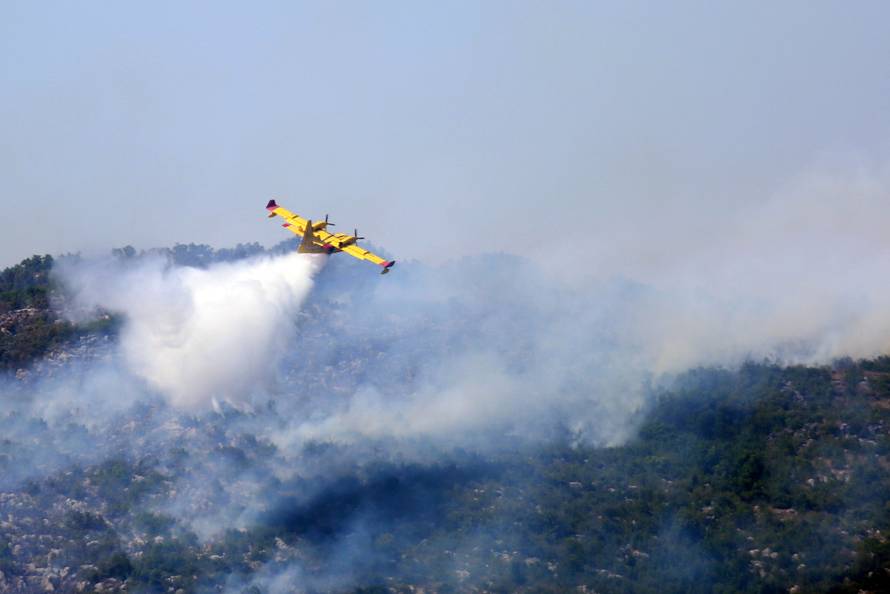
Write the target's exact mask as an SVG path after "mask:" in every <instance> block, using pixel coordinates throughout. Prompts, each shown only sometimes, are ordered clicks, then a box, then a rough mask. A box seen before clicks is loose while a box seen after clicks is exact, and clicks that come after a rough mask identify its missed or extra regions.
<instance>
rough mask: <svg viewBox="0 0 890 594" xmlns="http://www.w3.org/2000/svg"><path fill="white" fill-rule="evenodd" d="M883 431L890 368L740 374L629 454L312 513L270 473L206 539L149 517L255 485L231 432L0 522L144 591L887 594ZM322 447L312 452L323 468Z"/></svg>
mask: <svg viewBox="0 0 890 594" xmlns="http://www.w3.org/2000/svg"><path fill="white" fill-rule="evenodd" d="M230 414H233V415H237V414H239V413H235V412H231V413H230ZM146 416H150V415H146ZM205 422H207V423H209V425H210V426H208V427H204V430H206V431H207V433H208V435H214V434H218V432H220V431H222V427H221V426H214V423H220V424H221V423H223V422H224V421H222V420H217V421H215V422H214V421H212V420H210V421H205ZM888 427H890V359H888V358H884V359H878V360H874V361H865V362H861V363H852V362H842V364H841V365H840V366H839V367H838V368H835V369H830V368H823V367H781V366H777V365H771V364H748V365H745V366H744V367H743V368H742V369H740V370H738V371H726V370H720V369H702V370H697V371H694V372H691V373H689V374H687V375H686V376H684V377H683V378H682V379H681V380H680V381H679V382H678V384H677V386H676V387H675V388H673V389H671V390H669V391H665V392H663V393H660V394H659V395H658V397H657V399H655V401H654V402H653V406H652V410H651V411H650V412H649V414H648V415H647V416H646V420H645V422H643V424H642V426H641V427H640V431H639V435H638V437H637V438H635V439H633V440H632V441H631V442H629V443H628V444H626V445H624V446H621V447H614V448H592V447H578V446H572V445H571V444H567V443H566V444H551V445H550V446H548V447H545V448H543V449H538V450H529V449H528V448H524V449H522V450H520V451H517V452H516V453H515V454H511V455H506V454H500V455H492V456H489V457H480V456H478V455H473V454H470V453H466V452H464V453H460V452H458V453H455V454H453V455H452V456H451V457H450V458H448V459H447V460H441V461H439V462H436V463H431V464H424V465H419V464H402V465H397V464H392V463H385V462H381V463H379V464H376V465H374V466H371V467H364V468H351V469H348V470H346V471H343V472H340V473H338V474H335V475H334V476H331V477H328V478H326V479H325V480H324V481H322V482H321V483H320V484H313V489H315V488H317V494H316V495H314V496H308V497H302V496H298V495H296V493H298V492H299V490H300V489H299V488H298V487H297V483H293V484H288V483H287V482H285V483H282V482H281V481H280V480H277V479H274V478H273V477H271V476H268V477H267V478H266V479H262V480H263V481H268V482H267V484H266V486H267V488H268V490H269V493H271V496H270V497H269V498H268V501H269V502H271V507H270V508H269V510H268V512H267V513H265V514H264V515H262V516H260V517H259V518H258V519H257V520H256V522H255V523H253V525H252V526H250V527H247V528H246V529H241V530H229V531H227V532H225V533H223V534H221V535H219V536H216V537H214V538H211V539H210V540H209V541H208V542H206V543H202V542H200V541H199V539H198V538H197V537H196V535H195V534H194V533H192V532H191V531H190V530H189V529H188V528H187V527H186V526H184V525H181V524H180V523H178V522H177V521H176V520H175V519H174V518H172V517H171V516H168V515H166V514H164V513H162V512H158V511H152V510H158V509H163V507H164V505H163V501H165V500H166V499H167V498H168V495H169V491H170V489H171V488H172V486H173V485H175V484H176V483H177V482H178V481H180V480H182V479H183V478H187V477H190V476H195V475H200V476H205V475H206V471H207V468H208V465H211V464H226V465H229V468H231V465H234V466H235V467H237V468H241V469H242V471H243V470H244V469H252V470H251V472H253V473H258V474H259V475H262V471H261V470H259V468H261V464H262V461H263V460H265V459H268V458H269V457H271V456H274V455H275V448H274V446H272V445H271V444H269V443H265V442H263V441H258V440H256V439H251V438H250V437H249V436H247V437H245V436H242V437H241V438H239V440H237V441H235V442H230V443H228V444H224V443H217V444H216V445H215V446H214V445H208V446H207V450H206V456H207V457H206V459H205V458H204V457H203V456H199V457H195V456H194V455H193V456H187V455H186V454H185V450H183V449H182V448H181V447H171V449H169V450H167V451H165V452H159V453H157V454H156V455H141V456H140V455H136V456H132V457H125V458H120V459H113V460H109V461H105V462H101V463H98V464H96V465H92V466H86V467H79V466H73V467H71V468H68V469H67V470H65V471H64V472H59V473H55V474H53V475H52V476H50V477H49V478H46V479H43V480H32V481H30V482H28V483H27V486H26V487H25V488H24V490H23V492H21V493H20V494H19V495H18V496H16V497H12V496H10V495H6V496H4V497H5V498H6V499H5V500H4V501H3V502H2V503H0V512H2V514H3V515H4V516H5V514H6V513H7V512H8V511H9V510H10V509H11V504H12V502H13V501H15V502H16V503H17V507H16V510H15V514H16V515H17V516H18V518H19V519H20V520H21V519H22V518H27V517H29V516H30V517H33V518H34V519H35V523H37V521H38V520H42V519H43V518H47V517H49V518H50V519H51V520H53V521H52V522H49V526H51V527H48V528H44V529H43V530H45V531H46V532H48V533H50V535H52V537H53V538H57V539H58V540H56V541H52V540H51V539H50V542H53V543H54V544H53V546H52V547H50V548H51V549H52V548H55V549H57V552H56V553H55V555H56V558H55V560H54V561H55V562H56V563H57V564H64V565H66V566H73V567H80V568H81V570H80V574H79V579H80V580H82V581H84V582H86V583H89V584H95V583H105V585H106V586H108V585H109V584H111V585H112V586H113V585H114V584H120V583H123V582H125V583H126V584H128V587H129V589H130V590H136V591H140V590H146V591H162V590H164V589H165V588H166V587H168V586H175V587H176V588H182V589H183V590H184V591H186V592H190V591H201V590H204V589H211V590H213V589H216V588H221V587H222V586H224V585H226V584H229V585H231V584H232V583H236V584H237V583H242V584H243V585H244V587H245V588H246V587H248V586H249V585H251V584H252V586H251V587H256V588H258V589H260V590H262V589H263V583H264V582H261V581H257V580H255V579H254V578H253V577H251V576H252V575H253V574H254V572H257V571H259V570H260V568H262V571H263V572H266V573H268V572H270V571H281V572H285V571H287V569H288V568H290V567H293V566H295V565H296V566H298V567H299V568H300V574H299V575H300V581H301V583H306V584H316V586H315V588H316V589H317V590H319V591H323V590H326V589H328V586H325V585H324V584H329V585H330V582H326V581H323V579H322V578H325V576H330V574H331V572H332V571H333V572H335V573H336V572H337V571H343V572H344V575H348V576H349V579H348V580H347V581H345V582H344V583H342V584H338V583H336V582H334V586H336V587H333V586H332V587H331V589H335V590H342V591H356V592H369V591H381V592H382V591H392V589H394V590H395V591H404V592H408V591H411V589H412V588H413V587H415V586H422V587H424V588H425V589H426V590H427V591H439V592H448V591H468V590H470V591H491V592H516V591H527V592H562V591H567V590H569V589H579V588H580V590H581V591H598V592H787V591H789V589H792V591H795V592H798V591H799V592H828V591H834V592H859V591H861V590H865V591H886V588H887V587H888V585H890V581H888V571H890V542H888V540H887V537H886V534H888V531H890V504H888V496H887V494H888V493H890V471H888V453H890V436H888ZM70 430H71V431H75V429H74V428H71V429H70ZM218 439H219V437H217V438H212V439H210V441H209V442H208V444H212V443H213V441H214V440H218ZM327 447H328V446H324V447H320V448H319V449H318V450H317V451H312V450H307V451H306V452H304V455H305V456H306V457H307V458H312V457H313V456H317V457H318V458H319V460H324V459H325V457H326V456H327V455H328V454H329V452H326V448H327ZM6 455H8V456H9V461H10V462H14V459H15V458H16V457H17V455H16V452H15V451H11V450H7V454H6ZM219 475H220V476H224V474H223V473H219ZM221 480H223V479H221ZM313 489H309V491H312V490H313ZM302 490H304V491H305V490H306V487H305V485H303V486H302ZM267 495H268V494H267ZM7 528H10V526H8V525H7ZM11 537H12V534H11V531H9V530H6V532H4V530H0V564H2V566H0V570H2V571H3V572H4V573H5V575H6V579H7V580H10V579H12V578H14V576H15V575H17V574H18V573H23V572H24V571H25V568H24V563H23V562H22V557H21V556H19V557H15V556H13V555H12V552H11V551H12V549H11V547H10V546H5V545H3V539H4V538H6V539H10V538H11ZM41 538H42V537H41ZM66 543H67V544H66ZM80 543H90V546H88V547H86V548H84V547H82V546H80ZM4 546H5V548H4ZM347 551H353V553H352V555H351V556H350V555H349V554H347ZM357 551H361V552H357ZM42 554H49V553H46V552H44V553H42ZM35 555H36V553H35ZM31 560H33V557H31ZM338 564H342V565H344V567H342V568H338V567H339V566H338ZM276 568H277V569H276ZM239 576H240V577H239ZM103 580H104V581H103ZM115 580H117V581H115ZM320 580H321V581H320ZM311 589H312V588H310V590H311Z"/></svg>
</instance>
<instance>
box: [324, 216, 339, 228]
mask: <svg viewBox="0 0 890 594" xmlns="http://www.w3.org/2000/svg"><path fill="white" fill-rule="evenodd" d="M324 226H325V227H336V226H337V225H335V224H334V223H329V222H328V215H325V216H324Z"/></svg>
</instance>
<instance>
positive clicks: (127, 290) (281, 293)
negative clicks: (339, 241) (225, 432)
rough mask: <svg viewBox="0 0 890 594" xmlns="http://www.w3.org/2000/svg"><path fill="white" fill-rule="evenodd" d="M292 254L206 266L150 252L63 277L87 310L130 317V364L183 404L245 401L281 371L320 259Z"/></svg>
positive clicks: (79, 267)
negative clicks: (178, 263)
mask: <svg viewBox="0 0 890 594" xmlns="http://www.w3.org/2000/svg"><path fill="white" fill-rule="evenodd" d="M321 262H322V260H321V259H320V258H319V257H317V256H307V255H304V254H297V253H293V254H289V255H286V256H277V257H261V258H255V259H250V260H244V261H239V262H234V263H219V264H214V265H212V266H210V267H209V268H207V269H198V268H189V267H172V266H170V265H169V264H168V263H167V262H166V261H165V260H163V259H161V258H148V259H145V260H142V261H139V263H138V264H136V265H135V266H133V267H127V266H124V265H122V264H121V263H119V262H111V261H105V262H102V263H95V262H92V263H75V264H69V265H64V266H61V267H59V269H58V270H57V273H58V274H59V275H60V277H61V279H62V280H63V282H64V283H65V285H66V286H67V287H68V288H69V289H70V290H71V291H72V292H73V293H74V295H75V300H76V303H77V304H78V305H79V306H80V307H83V308H87V309H94V308H96V307H101V308H105V309H108V310H111V311H114V312H120V313H122V314H124V316H125V318H126V321H125V325H124V328H123V331H122V336H121V349H122V353H123V356H124V360H125V362H126V364H127V366H128V368H129V369H130V371H132V372H133V373H134V374H135V375H137V376H138V377H141V378H142V379H144V380H145V381H146V382H148V384H149V385H150V386H151V387H152V388H154V389H155V390H157V391H159V392H160V393H161V394H163V395H164V396H165V397H166V398H167V399H168V400H169V401H170V402H171V403H172V404H173V405H175V406H178V407H180V408H188V409H200V408H202V407H206V406H207V405H208V404H211V403H212V402H214V401H217V400H226V401H230V402H243V401H246V400H248V399H249V396H250V395H251V394H252V393H254V392H256V391H257V389H258V388H261V387H262V386H263V385H264V383H265V382H264V379H265V378H266V377H269V376H271V375H272V374H273V373H274V369H275V366H276V363H277V362H278V360H279V358H280V356H281V354H282V352H283V349H284V348H285V345H286V344H287V342H288V340H289V339H290V337H291V335H292V332H293V328H294V323H293V320H294V316H295V315H296V314H297V312H298V310H299V307H300V305H301V304H302V302H303V300H304V299H305V297H306V295H307V294H308V292H309V290H310V289H311V287H312V277H313V274H314V273H315V272H316V271H317V269H318V268H319V266H320V265H321Z"/></svg>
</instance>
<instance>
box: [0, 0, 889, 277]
mask: <svg viewBox="0 0 890 594" xmlns="http://www.w3.org/2000/svg"><path fill="white" fill-rule="evenodd" d="M0 11H2V15H0V60H2V62H0V64H2V66H0V206H2V210H0V212H2V219H3V227H2V232H0V265H9V264H12V263H14V262H16V261H18V260H19V259H21V258H23V257H26V256H28V255H30V254H32V253H44V252H49V253H59V252H66V251H77V250H86V251H91V250H101V251H104V250H107V249H110V248H111V247H113V246H120V245H124V244H128V243H129V244H132V245H134V246H136V247H137V248H147V247H153V246H163V245H171V244H173V243H174V242H191V241H194V242H206V243H210V244H212V245H215V246H218V247H221V246H226V245H232V244H235V243H238V242H250V241H259V242H261V243H264V244H266V245H270V244H272V243H275V242H277V241H278V240H280V239H282V238H284V237H286V234H285V232H284V231H283V230H282V229H281V228H280V227H277V226H276V225H275V224H273V223H271V222H269V221H267V220H266V218H265V212H264V211H263V206H264V205H265V203H266V201H267V200H268V199H269V198H270V197H275V198H277V199H278V201H279V202H280V203H281V204H283V205H286V206H287V207H288V208H290V209H291V210H294V211H296V212H299V213H300V214H304V215H306V216H310V217H319V216H323V215H324V214H325V213H326V212H329V213H331V215H332V220H334V221H335V222H338V223H340V224H341V228H343V229H351V228H352V227H353V226H356V225H357V226H358V228H359V230H360V231H361V232H362V234H363V235H366V236H367V237H368V238H369V239H371V240H372V241H373V242H374V243H376V244H378V245H382V246H385V247H386V248H387V249H388V250H389V251H390V252H391V253H392V254H393V255H394V256H395V257H397V258H399V259H405V258H407V259H413V258H416V259H421V260H426V261H433V262H435V261H441V260H443V259H446V258H447V257H449V256H450V255H463V254H468V253H472V252H476V251H498V250H502V251H509V252H517V253H528V254H530V255H531V256H533V257H535V258H538V259H544V260H546V259H548V258H551V257H552V256H553V254H559V257H560V258H561V259H562V258H563V255H564V256H565V258H566V259H567V261H580V260H581V259H582V258H581V257H580V256H579V255H578V254H579V252H578V250H581V252H580V253H581V254H584V259H586V260H587V261H588V262H589V263H591V264H590V265H591V266H599V267H608V266H612V267H619V266H620V265H622V264H623V262H622V258H624V257H626V258H627V259H628V264H633V263H636V264H639V262H640V261H654V260H653V258H652V257H651V253H657V252H659V251H662V252H663V251H671V250H674V251H678V252H682V251H683V250H687V249H696V248H697V246H698V245H699V244H697V243H696V241H695V240H694V238H695V237H696V236H697V235H699V234H701V233H703V232H704V233H706V232H707V231H706V230H708V229H715V228H717V229H719V228H720V224H719V221H720V220H722V218H724V217H729V218H732V217H741V216H744V213H745V212H747V209H748V207H749V206H750V205H751V204H756V203H758V202H760V201H763V200H766V199H767V198H768V197H769V196H770V195H772V194H774V193H775V192H777V191H780V189H781V188H782V187H783V186H785V185H787V184H788V183H790V180H793V179H794V178H795V177H796V176H799V175H801V173H802V172H805V171H808V170H812V169H813V168H814V167H816V168H817V167H819V164H820V163H825V162H832V163H833V162H835V161H838V160H839V161H845V160H852V161H855V162H859V161H863V160H864V161H873V162H875V163H878V164H879V165H880V164H882V163H886V162H887V157H888V155H890V153H888V148H890V142H888V139H890V35H888V33H887V31H888V26H887V23H890V4H888V3H886V2H832V3H825V2H810V1H806V2H737V3H720V2H612V3H599V2H440V3H431V2H407V1H406V2H323V3H321V2H319V3H296V2H280V3H275V2H256V3H237V4H233V3H222V2H206V3H199V2H151V3H142V4H140V5H136V4H135V3H113V2H101V3H100V2H58V3H55V2H9V1H0ZM553 225H557V226H558V227H559V228H560V229H561V230H562V231H561V233H560V235H559V237H558V239H557V240H556V241H555V242H553V241H547V242H542V241H540V238H541V237H542V236H544V234H545V229H547V228H551V227H552V226H553ZM704 240H706V238H704ZM633 246H647V247H645V248H640V249H642V250H643V251H647V250H648V252H651V253H650V255H649V256H647V255H645V254H642V255H641V254H640V253H632V252H634V251H635V250H636V248H635V247H633ZM647 258H648V260H647ZM631 260H634V262H631ZM655 260H657V258H655Z"/></svg>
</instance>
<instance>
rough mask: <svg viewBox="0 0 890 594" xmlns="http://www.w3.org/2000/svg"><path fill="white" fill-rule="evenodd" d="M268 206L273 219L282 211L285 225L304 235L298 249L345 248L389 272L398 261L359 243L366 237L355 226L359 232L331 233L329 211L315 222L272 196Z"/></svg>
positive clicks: (320, 251) (327, 251) (314, 251)
mask: <svg viewBox="0 0 890 594" xmlns="http://www.w3.org/2000/svg"><path fill="white" fill-rule="evenodd" d="M266 210H268V211H269V218H270V219H271V218H272V217H274V216H276V215H278V216H279V217H281V218H282V219H284V220H285V223H284V224H283V225H281V226H282V227H284V228H286V229H288V230H290V231H291V232H292V233H294V234H295V235H299V236H300V237H302V238H303V241H301V242H300V247H298V248H297V251H298V252H300V253H301V254H333V253H335V252H345V253H347V254H349V255H350V256H353V257H355V258H358V259H359V260H368V261H370V262H373V263H374V264H377V265H378V266H382V267H383V270H381V271H380V274H386V273H387V272H389V269H390V268H392V265H393V264H395V263H396V261H395V260H384V259H383V258H381V257H380V256H378V255H376V254H372V253H371V252H369V251H368V250H366V249H365V248H363V247H361V246H359V245H358V244H357V243H356V241H358V240H359V239H364V237H359V236H358V229H356V230H355V235H347V234H346V233H334V234H333V235H331V234H330V233H328V232H327V228H328V227H331V226H333V225H334V223H329V222H328V216H327V215H325V217H324V220H323V221H317V222H315V223H313V222H312V221H311V220H307V219H304V218H303V217H301V216H299V215H296V214H294V213H292V212H291V211H289V210H287V209H286V208H281V207H280V206H278V205H277V204H276V203H275V201H274V200H269V204H267V205H266Z"/></svg>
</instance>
